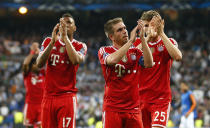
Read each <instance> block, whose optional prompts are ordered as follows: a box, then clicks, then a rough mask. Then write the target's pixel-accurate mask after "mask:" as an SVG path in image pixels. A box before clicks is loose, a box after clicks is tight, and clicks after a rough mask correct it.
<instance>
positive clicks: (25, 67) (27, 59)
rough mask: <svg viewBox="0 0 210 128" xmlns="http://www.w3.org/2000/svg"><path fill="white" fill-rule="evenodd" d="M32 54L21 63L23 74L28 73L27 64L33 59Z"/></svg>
mask: <svg viewBox="0 0 210 128" xmlns="http://www.w3.org/2000/svg"><path fill="white" fill-rule="evenodd" d="M33 56H34V54H32V53H30V54H29V55H28V56H27V57H26V58H25V59H24V61H23V67H22V70H23V72H24V73H27V72H28V66H29V63H30V62H31V59H32V58H33Z"/></svg>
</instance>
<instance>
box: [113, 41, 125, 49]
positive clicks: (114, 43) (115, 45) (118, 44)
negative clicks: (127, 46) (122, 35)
mask: <svg viewBox="0 0 210 128" xmlns="http://www.w3.org/2000/svg"><path fill="white" fill-rule="evenodd" d="M123 45H124V44H123V43H117V42H114V41H113V46H114V47H116V48H117V49H119V48H121V47H122V46H123Z"/></svg>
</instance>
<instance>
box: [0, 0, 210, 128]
mask: <svg viewBox="0 0 210 128" xmlns="http://www.w3.org/2000/svg"><path fill="white" fill-rule="evenodd" d="M23 6H24V7H25V8H22V9H20V7H23ZM19 9H20V10H19ZM150 9H155V10H158V11H159V12H160V14H161V16H162V17H163V18H164V19H165V33H166V34H167V35H168V37H173V38H175V39H176V40H177V42H178V44H179V48H180V49H181V51H182V53H183V60H182V61H181V62H174V63H173V67H172V70H171V89H172V95H173V101H172V109H171V113H170V120H169V122H168V127H170V128H173V127H174V128H175V127H178V126H179V123H180V116H181V114H180V107H179V103H180V96H181V91H180V82H181V81H185V82H187V84H188V85H190V89H191V90H192V91H193V94H194V96H195V98H196V101H197V106H196V112H197V114H196V115H197V116H196V118H195V126H196V127H197V128H209V127H210V107H209V106H210V54H209V52H210V32H209V30H210V25H209V24H210V1H209V0H141V1H140V0H1V1H0V128H13V127H23V126H22V121H23V113H22V111H23V106H24V99H25V89H24V84H23V76H22V71H21V65H22V63H23V59H24V58H25V57H26V55H28V54H29V51H30V45H31V43H32V42H34V41H37V42H39V43H40V44H41V43H42V41H43V39H44V38H45V37H47V36H51V32H52V29H53V27H54V26H55V24H56V23H58V22H59V18H60V17H61V16H62V14H63V13H65V12H70V13H71V14H72V15H73V16H74V19H75V22H76V25H77V32H76V33H75V39H77V40H79V41H83V42H85V43H86V45H87V47H88V51H87V58H86V61H85V63H83V64H81V65H80V68H79V70H78V73H77V87H78V89H79V92H78V95H77V96H78V112H77V128H100V125H101V117H102V115H101V114H102V112H101V111H102V104H103V90H104V79H103V76H102V72H101V66H100V63H99V61H98V56H97V52H98V49H99V48H100V47H101V46H104V45H108V44H109V43H110V41H109V40H108V39H107V38H106V36H105V34H104V31H103V25H104V23H105V22H106V21H107V20H108V19H110V18H115V17H122V18H123V20H124V22H125V24H126V25H127V28H128V30H129V31H130V30H131V29H132V28H133V27H134V26H135V25H136V23H137V20H138V19H139V18H140V16H141V14H142V12H143V11H146V10H150Z"/></svg>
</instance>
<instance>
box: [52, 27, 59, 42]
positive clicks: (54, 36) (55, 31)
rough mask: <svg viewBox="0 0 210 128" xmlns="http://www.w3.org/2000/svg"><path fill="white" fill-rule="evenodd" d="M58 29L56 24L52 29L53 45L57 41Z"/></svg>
mask: <svg viewBox="0 0 210 128" xmlns="http://www.w3.org/2000/svg"><path fill="white" fill-rule="evenodd" d="M58 29H59V24H56V26H55V27H54V28H53V32H52V42H53V44H55V42H56V40H57V32H58Z"/></svg>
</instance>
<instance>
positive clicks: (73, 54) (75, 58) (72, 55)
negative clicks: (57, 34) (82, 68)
mask: <svg viewBox="0 0 210 128" xmlns="http://www.w3.org/2000/svg"><path fill="white" fill-rule="evenodd" d="M64 42H65V43H66V51H67V53H68V56H69V60H70V61H71V62H72V64H74V65H77V64H80V63H82V62H83V61H84V57H83V56H82V55H79V54H78V53H77V51H76V50H75V49H74V47H73V45H72V43H71V41H70V40H69V39H68V38H64Z"/></svg>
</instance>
